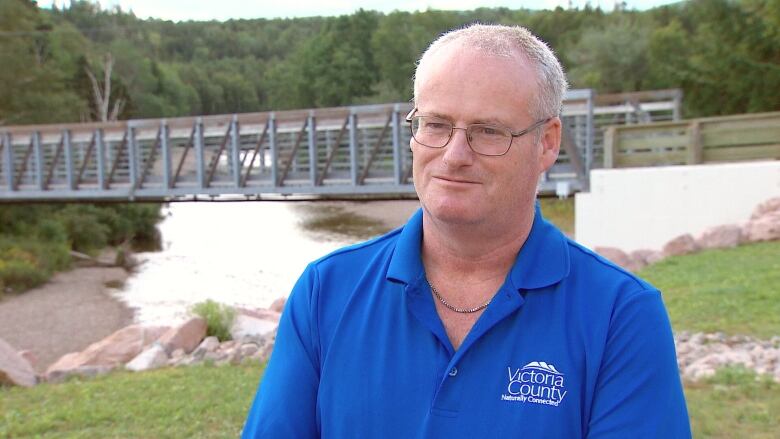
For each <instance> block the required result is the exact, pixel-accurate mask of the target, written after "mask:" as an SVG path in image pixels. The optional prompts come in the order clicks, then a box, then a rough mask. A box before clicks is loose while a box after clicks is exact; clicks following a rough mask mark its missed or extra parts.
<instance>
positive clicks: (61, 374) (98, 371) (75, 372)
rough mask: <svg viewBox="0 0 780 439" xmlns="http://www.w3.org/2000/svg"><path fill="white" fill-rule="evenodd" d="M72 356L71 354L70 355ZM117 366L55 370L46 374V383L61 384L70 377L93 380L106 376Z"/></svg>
mask: <svg viewBox="0 0 780 439" xmlns="http://www.w3.org/2000/svg"><path fill="white" fill-rule="evenodd" d="M68 355H71V354H68ZM114 368H115V366H105V365H100V366H94V365H87V366H78V367H74V368H71V369H67V370H65V369H59V370H54V371H52V372H50V373H47V374H46V381H48V382H50V383H61V382H63V381H65V380H67V379H68V378H70V377H74V376H78V377H82V378H93V377H96V376H98V375H105V374H107V373H109V372H111V371H112V370H114Z"/></svg>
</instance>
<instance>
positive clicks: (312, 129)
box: [308, 111, 317, 186]
mask: <svg viewBox="0 0 780 439" xmlns="http://www.w3.org/2000/svg"><path fill="white" fill-rule="evenodd" d="M308 124H309V127H308V130H309V181H310V182H311V185H312V186H317V121H316V119H315V118H314V111H312V112H311V113H309V121H308Z"/></svg>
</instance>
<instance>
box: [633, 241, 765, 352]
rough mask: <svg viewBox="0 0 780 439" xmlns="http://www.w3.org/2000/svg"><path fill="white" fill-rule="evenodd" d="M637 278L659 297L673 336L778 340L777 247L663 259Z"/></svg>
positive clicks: (755, 246)
mask: <svg viewBox="0 0 780 439" xmlns="http://www.w3.org/2000/svg"><path fill="white" fill-rule="evenodd" d="M640 275H641V276H642V277H643V278H645V279H647V280H648V281H650V282H651V283H652V284H653V285H655V286H656V287H658V288H659V289H660V290H661V292H662V293H663V297H664V303H665V304H666V307H667V309H668V311H669V316H670V318H671V321H672V326H673V327H674V329H675V330H677V331H680V330H689V331H701V332H716V331H721V332H725V333H728V334H749V335H753V336H757V337H761V338H769V337H772V336H774V335H778V334H780V289H778V288H777V286H778V285H780V242H779V241H773V242H765V243H759V244H751V245H743V246H740V247H737V248H733V249H721V250H709V251H703V252H701V253H698V254H694V255H687V256H678V257H671V258H668V259H664V260H663V261H661V262H659V263H657V264H654V265H651V266H649V267H647V268H645V269H644V270H642V272H641V273H640Z"/></svg>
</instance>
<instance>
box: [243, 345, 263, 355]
mask: <svg viewBox="0 0 780 439" xmlns="http://www.w3.org/2000/svg"><path fill="white" fill-rule="evenodd" d="M259 349H260V347H259V346H258V345H256V344H254V343H246V344H243V345H241V347H240V348H239V352H241V356H242V357H250V356H252V355H254V353H255V352H257V351H258V350H259Z"/></svg>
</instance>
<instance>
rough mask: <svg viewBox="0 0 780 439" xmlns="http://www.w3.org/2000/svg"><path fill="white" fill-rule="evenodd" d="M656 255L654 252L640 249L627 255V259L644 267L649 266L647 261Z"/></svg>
mask: <svg viewBox="0 0 780 439" xmlns="http://www.w3.org/2000/svg"><path fill="white" fill-rule="evenodd" d="M656 253H658V252H657V251H655V250H648V249H641V250H634V251H632V252H631V253H629V254H628V257H629V258H631V259H633V260H634V261H635V262H639V263H642V264H645V265H648V264H650V263H649V262H647V261H648V259H649V258H651V257H652V256H653V255H654V254H656Z"/></svg>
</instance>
